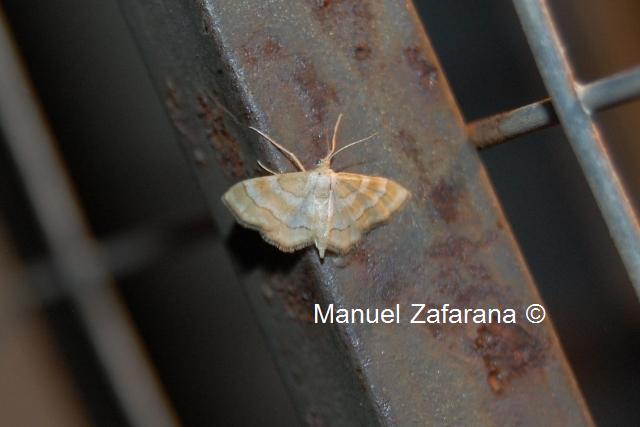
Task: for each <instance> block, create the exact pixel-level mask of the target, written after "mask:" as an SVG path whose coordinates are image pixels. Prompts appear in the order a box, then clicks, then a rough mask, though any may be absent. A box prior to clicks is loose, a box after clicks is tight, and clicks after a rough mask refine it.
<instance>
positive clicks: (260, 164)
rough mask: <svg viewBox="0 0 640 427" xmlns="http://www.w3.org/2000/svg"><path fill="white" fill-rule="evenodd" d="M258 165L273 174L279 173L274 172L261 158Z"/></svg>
mask: <svg viewBox="0 0 640 427" xmlns="http://www.w3.org/2000/svg"><path fill="white" fill-rule="evenodd" d="M258 166H260V167H261V168H262V169H264V170H266V171H267V172H269V173H270V174H271V175H278V172H274V171H272V170H271V169H269V168H268V167H266V166H265V165H264V164H263V163H262V162H261V161H260V160H258Z"/></svg>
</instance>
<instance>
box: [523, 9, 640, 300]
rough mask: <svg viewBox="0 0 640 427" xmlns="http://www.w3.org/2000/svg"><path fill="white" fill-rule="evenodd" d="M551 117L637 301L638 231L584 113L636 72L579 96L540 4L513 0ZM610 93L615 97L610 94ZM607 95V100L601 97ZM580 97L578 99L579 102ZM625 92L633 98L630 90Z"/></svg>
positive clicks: (627, 85)
mask: <svg viewBox="0 0 640 427" xmlns="http://www.w3.org/2000/svg"><path fill="white" fill-rule="evenodd" d="M514 5H515V7H516V11H517V13H518V16H519V18H520V21H521V23H522V26H523V28H524V31H525V34H526V36H527V39H528V41H529V45H530V46H531V50H532V51H533V55H534V57H535V59H536V63H537V65H538V68H539V70H540V73H541V75H542V79H543V80H544V83H545V85H546V87H547V90H548V91H549V94H550V95H551V100H552V102H553V105H554V107H555V111H556V113H557V115H558V118H559V119H560V123H561V124H562V126H563V128H564V130H565V132H566V134H567V137H568V138H569V142H570V143H571V146H572V148H573V150H574V152H575V153H576V156H577V158H578V161H579V162H580V165H581V166H582V170H583V171H584V174H585V176H586V179H587V182H588V183H589V185H590V187H591V191H592V192H593V194H594V196H595V198H596V201H597V203H598V205H599V207H600V210H601V212H602V215H603V216H604V219H605V221H606V223H607V226H608V227H609V232H610V233H611V236H612V237H613V240H614V242H615V244H616V247H617V248H618V251H619V253H620V256H621V258H622V261H623V262H624V265H625V267H626V268H627V272H628V273H629V276H630V278H631V281H632V283H633V285H634V287H635V290H636V293H637V294H638V295H640V225H639V223H638V218H637V215H636V213H635V212H634V210H633V207H632V205H631V203H630V201H629V197H628V195H627V194H626V192H625V189H624V188H623V186H622V182H621V180H620V177H619V176H618V172H617V171H616V169H615V168H614V165H613V162H612V161H611V158H610V156H609V152H608V151H607V147H606V146H605V144H604V143H603V141H602V138H601V136H600V131H599V129H598V127H597V126H596V124H595V123H594V121H593V119H592V117H591V115H590V113H589V111H590V108H589V107H592V108H591V109H593V107H594V106H597V105H604V104H607V103H610V102H611V100H612V99H613V98H616V97H617V98H620V94H624V93H626V92H625V91H629V90H630V89H632V88H635V93H637V90H638V89H637V86H638V76H637V71H633V72H631V74H629V76H631V77H626V76H623V77H622V78H621V77H620V76H616V77H614V78H612V79H607V80H605V81H604V82H599V83H596V84H594V85H590V86H587V87H586V88H583V89H582V90H580V86H579V85H578V84H576V81H575V78H574V74H573V70H572V69H571V66H570V65H569V62H568V61H567V58H566V57H565V55H564V48H563V45H562V42H561V41H560V37H559V35H558V33H557V31H556V28H555V25H554V23H553V20H552V17H551V13H550V11H549V7H548V5H547V3H546V2H545V1H544V0H514ZM614 88H615V91H614V90H612V89H614ZM608 90H611V92H610V94H606V93H607V91H608ZM580 92H581V93H582V96H580ZM630 92H633V91H632V90H631V91H630Z"/></svg>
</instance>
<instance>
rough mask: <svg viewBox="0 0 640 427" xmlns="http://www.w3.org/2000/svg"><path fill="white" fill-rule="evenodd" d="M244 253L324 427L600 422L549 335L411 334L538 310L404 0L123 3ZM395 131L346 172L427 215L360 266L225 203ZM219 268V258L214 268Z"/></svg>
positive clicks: (294, 392)
mask: <svg viewBox="0 0 640 427" xmlns="http://www.w3.org/2000/svg"><path fill="white" fill-rule="evenodd" d="M120 4H121V7H122V8H123V10H124V11H125V14H126V16H127V18H128V21H129V25H130V27H131V29H132V31H133V33H134V35H135V36H136V38H137V41H138V43H139V46H140V47H141V51H142V53H143V55H144V57H145V60H146V62H147V65H148V68H149V70H150V72H151V74H152V77H153V79H154V81H155V85H156V87H157V90H158V92H159V93H160V95H161V96H162V98H163V99H164V102H165V105H166V107H167V111H168V114H169V116H170V118H171V119H172V121H173V123H174V126H175V128H176V130H177V135H178V136H179V140H180V143H181V145H182V147H183V148H184V152H185V153H186V155H187V157H188V158H189V159H190V160H191V165H192V167H193V170H194V171H195V172H196V175H197V177H198V178H199V181H200V183H201V186H202V188H203V191H204V195H205V196H206V198H207V200H208V202H209V207H210V209H211V213H212V215H213V217H214V218H215V220H216V222H217V224H218V226H219V229H220V232H221V235H222V236H224V238H225V239H226V242H227V247H228V256H229V257H228V258H225V259H218V260H215V262H229V261H232V262H233V263H234V265H235V267H236V271H237V275H238V278H239V284H240V285H241V286H243V288H244V290H245V291H246V294H247V296H248V298H249V301H250V303H251V305H252V306H253V308H254V311H255V313H256V316H257V318H258V320H259V322H260V324H261V325H262V328H263V330H264V334H265V338H266V340H267V341H268V343H269V346H270V348H271V350H272V352H273V354H274V356H275V359H276V362H277V364H278V366H279V367H280V370H281V374H282V376H283V378H284V380H285V383H286V384H287V386H288V389H289V390H290V392H291V397H292V399H293V401H294V402H295V404H296V406H297V408H298V410H299V413H300V418H301V420H302V421H303V422H305V423H306V424H309V425H400V426H414V425H415V426H424V425H442V426H448V425H451V426H453V425H456V426H458V425H487V426H488V425H547V426H565V425H576V426H578V425H592V421H591V418H590V415H589V413H588V411H587V409H586V408H585V406H584V402H583V400H582V397H581V395H580V392H579V390H578V389H577V387H576V384H575V381H574V379H573V376H572V374H571V372H570V370H569V368H568V366H567V364H566V361H565V359H564V356H563V354H562V351H561V348H560V345H559V344H558V340H557V337H556V335H555V333H554V331H553V327H552V325H551V324H550V323H549V322H548V321H547V322H544V323H543V324H540V325H531V324H527V323H526V322H524V320H523V319H522V318H519V323H518V324H517V325H504V324H502V325H484V326H479V325H473V324H470V325H465V326H452V325H440V326H431V327H427V326H425V325H409V324H407V322H408V321H409V314H410V313H409V309H410V308H411V304H412V303H423V304H427V305H428V306H438V305H441V304H444V303H449V304H453V305H454V306H461V307H464V306H471V307H514V308H517V309H518V310H522V309H523V308H524V307H526V306H527V305H528V304H530V303H534V302H539V301H540V300H539V296H538V295H537V292H536V289H535V286H534V285H533V282H532V279H531V276H530V274H529V272H528V270H527V267H526V265H525V263H524V261H523V259H522V257H521V254H520V252H519V249H518V247H517V245H516V243H515V241H514V239H513V235H512V234H511V231H510V229H509V226H508V224H507V223H506V221H505V219H504V217H503V214H502V212H501V210H500V208H499V206H498V204H497V202H496V199H495V195H494V192H493V189H492V188H491V185H490V183H489V181H488V178H487V175H486V173H485V170H484V168H483V166H482V163H481V161H480V159H479V158H478V154H477V153H476V150H475V149H474V147H473V145H472V144H471V143H470V142H469V140H468V138H467V136H466V126H465V123H463V121H462V119H461V116H460V112H459V111H458V109H457V107H456V105H455V103H454V101H453V97H452V94H451V91H450V89H449V87H448V85H447V82H446V78H445V77H444V75H443V74H442V70H441V68H440V66H439V64H438V62H437V60H436V58H435V55H434V52H433V50H432V48H431V45H430V44H429V40H428V39H427V37H426V35H425V33H424V30H423V28H422V27H421V24H420V22H419V20H418V18H417V16H416V13H415V11H414V9H413V7H412V5H411V3H407V2H405V1H401V0H381V1H378V2H371V1H356V0H341V1H338V0H335V1H330V0H323V1H286V0H272V1H268V2H266V1H263V0H216V1H213V0H180V1H176V0H121V2H120ZM340 112H343V113H345V116H344V121H343V126H344V127H343V131H342V134H341V137H340V140H341V141H343V142H344V141H349V140H354V139H356V138H358V137H362V136H366V135H368V134H369V133H371V132H374V131H377V132H379V138H378V142H375V143H370V144H368V145H366V146H364V147H361V148H360V149H359V150H353V151H351V152H349V153H345V155H344V156H343V157H342V158H338V159H336V163H335V165H334V166H335V167H336V168H337V169H348V170H350V171H354V172H361V173H367V174H380V175H384V176H388V177H390V178H393V179H394V180H396V181H398V182H399V183H401V184H403V185H404V186H406V187H407V188H409V189H410V190H411V191H412V193H413V198H412V201H411V203H410V204H409V205H408V206H407V208H406V209H405V210H404V211H403V212H402V213H401V214H400V215H398V216H397V217H395V218H394V220H393V221H392V222H391V223H390V224H388V225H386V226H384V227H382V228H379V229H377V230H374V231H373V232H371V233H370V234H368V235H367V236H366V238H365V239H364V240H363V242H362V243H361V244H360V245H359V246H358V247H357V248H356V249H355V250H354V251H352V252H351V253H349V254H348V255H345V256H333V255H331V256H328V257H327V258H326V259H325V260H324V262H321V261H320V260H319V258H318V255H317V253H316V252H315V251H314V250H312V249H311V250H306V251H303V252H301V253H297V254H293V255H291V254H283V253H279V252H278V251H277V250H275V249H273V248H272V247H271V246H269V245H268V244H266V243H264V242H263V241H262V240H261V239H260V238H259V236H258V235H257V233H254V232H250V231H246V230H243V229H241V228H239V227H238V226H236V225H234V223H233V219H232V217H231V215H230V214H229V213H228V212H227V211H226V209H225V208H224V207H223V205H222V203H221V201H220V197H221V195H222V194H223V192H224V191H225V190H226V189H227V188H228V186H229V185H231V184H232V183H234V182H236V181H238V180H240V179H243V178H246V177H249V176H256V175H257V174H259V173H260V172H259V169H258V168H257V167H256V166H255V161H256V159H260V160H262V161H264V162H266V163H269V164H270V165H271V166H272V167H275V168H278V169H280V170H291V166H290V165H289V164H288V163H287V162H286V161H285V160H284V159H283V158H282V156H280V155H279V154H278V153H277V152H275V151H274V150H272V149H271V147H270V146H269V145H268V144H265V143H264V141H261V140H260V139H259V138H257V137H256V135H255V134H254V133H253V132H251V131H249V130H248V126H249V125H253V126H255V127H257V128H259V129H262V130H264V131H266V132H267V133H269V134H270V135H271V136H273V137H274V138H276V139H277V140H278V141H279V142H281V143H283V144H284V145H285V146H287V147H288V148H290V149H291V150H293V151H294V152H295V153H297V154H298V155H299V156H300V157H301V159H302V161H303V163H305V164H306V165H309V166H310V165H312V164H314V162H315V161H316V160H317V159H319V158H320V157H322V155H324V154H325V151H326V149H327V145H326V139H327V136H328V133H329V131H330V129H331V127H332V125H333V123H334V121H335V119H336V117H337V115H338V114H339V113H340ZM213 261H214V260H212V262H213ZM316 302H322V303H323V304H325V305H326V304H329V303H333V304H336V306H337V307H345V308H352V307H361V308H367V307H391V306H394V305H395V304H401V306H402V307H404V310H405V312H404V315H403V323H402V324H391V325H380V324H378V325H368V324H364V325H361V324H351V325H317V324H314V323H313V305H314V303H316Z"/></svg>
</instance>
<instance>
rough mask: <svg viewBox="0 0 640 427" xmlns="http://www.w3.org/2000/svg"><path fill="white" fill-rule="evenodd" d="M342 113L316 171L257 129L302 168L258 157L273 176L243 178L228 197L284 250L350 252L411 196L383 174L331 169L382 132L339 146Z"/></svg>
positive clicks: (239, 216) (247, 221) (244, 221)
mask: <svg viewBox="0 0 640 427" xmlns="http://www.w3.org/2000/svg"><path fill="white" fill-rule="evenodd" d="M341 118H342V114H340V115H339V116H338V119H337V121H336V124H335V127H334V129H333V137H332V139H331V149H330V151H329V153H328V154H327V155H326V156H325V157H324V158H323V159H321V160H320V161H318V163H317V165H316V168H315V169H311V170H306V169H305V167H304V166H303V165H302V162H300V160H299V159H298V158H297V157H296V155H295V154H293V153H292V152H291V151H289V150H287V149H286V148H284V147H283V146H282V145H280V144H278V143H277V142H276V141H274V140H273V139H272V138H271V137H270V136H268V135H267V134H265V133H264V132H262V131H260V130H258V129H256V128H253V127H252V128H251V129H252V130H254V131H256V132H258V133H259V134H260V135H261V136H262V137H264V138H265V139H266V140H267V141H269V142H270V143H271V144H273V145H274V146H275V147H276V148H278V150H280V151H281V152H282V153H283V154H284V155H285V156H286V157H287V158H288V159H289V160H290V161H291V162H292V163H293V164H294V165H295V166H296V168H297V169H298V171H297V172H291V173H277V172H274V171H272V170H270V169H268V168H267V167H266V166H264V165H263V164H262V163H261V162H260V161H258V164H259V165H260V166H261V167H262V168H263V169H265V170H266V171H267V172H269V173H271V175H270V176H263V177H259V178H253V179H247V180H245V181H241V182H239V183H237V184H235V185H234V186H232V187H231V188H230V189H229V190H228V191H227V192H226V193H225V194H224V196H223V197H222V201H223V202H224V204H225V205H226V206H227V208H229V210H230V211H231V212H232V213H233V215H234V216H235V218H236V220H237V221H238V222H239V223H240V224H241V225H243V226H244V227H247V228H250V229H254V230H257V231H259V232H260V234H261V235H262V238H263V239H264V240H266V241H267V242H269V243H271V244H272V245H274V246H276V247H278V249H280V250H281V251H284V252H293V251H296V250H298V249H302V248H304V247H307V246H310V245H312V244H315V246H316V248H317V249H318V253H319V255H320V258H321V259H323V258H324V255H325V251H327V250H329V251H332V252H335V253H338V254H345V253H347V252H348V251H349V250H350V249H351V248H352V247H353V246H354V245H355V244H356V243H357V242H358V241H359V240H360V239H361V237H362V236H363V235H364V233H366V232H367V231H368V230H370V229H371V228H372V227H374V226H375V225H378V224H380V223H382V222H384V221H386V220H387V219H389V217H390V216H391V215H392V214H393V213H394V212H395V211H397V210H398V209H400V207H401V206H402V205H403V204H404V202H405V201H406V200H407V199H408V198H409V196H410V193H409V191H407V190H406V189H405V188H404V187H402V186H401V185H400V184H398V183H396V182H394V181H392V180H390V179H387V178H383V177H380V176H367V175H360V174H355V173H345V172H335V171H333V170H332V169H331V160H332V159H333V158H334V157H335V156H336V155H337V154H338V153H340V152H342V151H344V150H346V149H347V148H350V147H353V146H354V145H356V144H360V143H362V142H364V141H366V140H368V139H370V138H372V137H374V136H375V135H376V134H373V135H370V136H368V137H367V138H363V139H361V140H358V141H355V142H352V143H350V144H347V145H345V146H344V147H342V148H340V149H339V150H337V151H336V137H337V134H338V128H339V126H340V120H341Z"/></svg>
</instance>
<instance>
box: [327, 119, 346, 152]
mask: <svg viewBox="0 0 640 427" xmlns="http://www.w3.org/2000/svg"><path fill="white" fill-rule="evenodd" d="M340 120H342V113H340V114H338V120H336V125H335V127H334V128H333V137H332V138H331V151H329V154H328V155H327V159H330V158H331V157H333V154H334V153H335V151H336V137H337V136H338V128H339V127H340Z"/></svg>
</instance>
